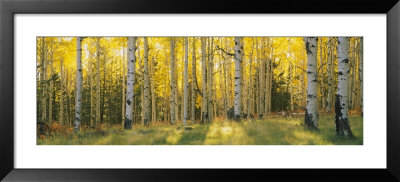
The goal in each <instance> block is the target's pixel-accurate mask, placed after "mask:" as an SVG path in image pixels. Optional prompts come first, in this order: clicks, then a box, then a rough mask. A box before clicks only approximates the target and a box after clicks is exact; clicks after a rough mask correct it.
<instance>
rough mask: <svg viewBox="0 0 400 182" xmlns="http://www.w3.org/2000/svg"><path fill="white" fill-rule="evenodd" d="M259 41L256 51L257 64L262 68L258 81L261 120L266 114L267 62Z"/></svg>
mask: <svg viewBox="0 0 400 182" xmlns="http://www.w3.org/2000/svg"><path fill="white" fill-rule="evenodd" d="M258 44H259V41H257V43H256V49H257V62H259V64H260V68H259V71H258V80H259V89H258V90H257V92H258V98H257V99H258V115H259V117H260V118H262V117H263V114H264V102H265V100H264V96H265V80H264V79H265V75H264V74H265V67H264V66H265V64H264V63H265V60H264V57H263V56H261V55H260V51H261V50H260V49H259V45H258ZM261 48H264V46H261ZM262 50H263V49H262Z"/></svg>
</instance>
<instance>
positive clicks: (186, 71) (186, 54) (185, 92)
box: [183, 37, 189, 125]
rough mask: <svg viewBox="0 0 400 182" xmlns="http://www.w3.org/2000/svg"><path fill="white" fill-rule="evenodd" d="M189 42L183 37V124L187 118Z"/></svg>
mask: <svg viewBox="0 0 400 182" xmlns="http://www.w3.org/2000/svg"><path fill="white" fill-rule="evenodd" d="M188 49H189V44H188V38H187V37H185V68H184V77H185V85H184V88H183V92H184V93H183V95H184V96H183V98H184V101H183V125H186V120H187V118H188V54H189V51H188Z"/></svg>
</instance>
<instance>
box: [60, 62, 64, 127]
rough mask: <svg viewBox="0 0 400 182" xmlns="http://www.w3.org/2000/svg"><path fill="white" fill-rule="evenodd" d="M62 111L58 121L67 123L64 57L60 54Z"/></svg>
mask: <svg viewBox="0 0 400 182" xmlns="http://www.w3.org/2000/svg"><path fill="white" fill-rule="evenodd" d="M60 72H61V73H60V76H61V80H60V113H59V117H58V121H59V122H60V124H62V125H65V123H64V59H63V57H62V56H60Z"/></svg>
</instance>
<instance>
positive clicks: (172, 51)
mask: <svg viewBox="0 0 400 182" xmlns="http://www.w3.org/2000/svg"><path fill="white" fill-rule="evenodd" d="M169 41H170V57H171V58H170V61H171V62H170V64H171V82H170V84H171V97H170V98H171V99H170V113H171V124H174V123H175V122H176V101H177V97H176V95H177V94H176V91H177V89H176V74H175V67H176V62H175V40H174V38H173V37H171V38H170V40H169Z"/></svg>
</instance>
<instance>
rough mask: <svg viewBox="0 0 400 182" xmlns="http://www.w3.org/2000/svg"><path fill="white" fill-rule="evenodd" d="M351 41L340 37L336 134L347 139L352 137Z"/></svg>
mask: <svg viewBox="0 0 400 182" xmlns="http://www.w3.org/2000/svg"><path fill="white" fill-rule="evenodd" d="M348 49H349V40H348V38H347V37H338V47H337V51H338V59H337V60H338V91H337V95H336V102H335V112H336V117H335V123H336V133H337V134H338V135H341V136H345V137H352V133H351V129H350V125H349V119H348V113H349V105H348V104H349V103H348V94H349V93H348V91H349V90H348V87H349V81H348V79H349V73H350V66H349V58H348Z"/></svg>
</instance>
